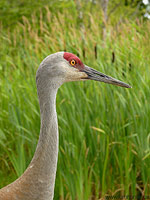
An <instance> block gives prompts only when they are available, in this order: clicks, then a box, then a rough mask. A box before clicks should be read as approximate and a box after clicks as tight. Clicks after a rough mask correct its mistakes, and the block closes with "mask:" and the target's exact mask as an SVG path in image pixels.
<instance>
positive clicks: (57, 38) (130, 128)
mask: <svg viewBox="0 0 150 200" xmlns="http://www.w3.org/2000/svg"><path fill="white" fill-rule="evenodd" d="M149 10H150V3H149V2H148V1H146V0H144V1H140V0H121V1H120V0H101V1H100V0H91V1H89V0H82V1H81V0H74V1H73V0H70V1H69V0H68V1H67V0H61V1H58V0H57V1H54V0H45V1H43V0H39V1H36V0H32V1H31V0H26V1H25V0H11V1H10V0H1V1H0V187H3V186H5V185H7V184H9V183H10V182H12V181H14V180H15V179H16V178H17V177H18V176H20V175H21V174H22V173H23V172H24V170H25V169H26V168H27V166H28V164H29V163H30V161H31V158H32V156H33V154H34V151H35V148H36V144H37V140H38V136H39V130H40V114H39V103H38V98H37V92H36V84H35V74H36V70H37V68H38V66H39V64H40V62H41V61H42V60H43V59H44V58H45V57H46V56H47V55H49V54H51V53H54V52H57V51H68V52H72V53H75V54H76V55H78V56H79V57H80V59H82V61H83V62H84V63H85V64H87V65H89V66H91V67H93V68H95V69H97V70H99V71H101V72H104V73H106V74H108V75H110V76H113V77H116V78H118V79H120V80H122V81H124V82H126V83H129V84H130V85H132V87H133V88H132V89H125V88H119V87H115V86H111V85H106V84H104V83H98V82H94V81H87V82H84V83H83V82H75V83H66V84H65V85H63V86H62V87H61V88H60V89H59V91H58V95H57V113H58V121H59V134H60V139H59V159H58V169H57V178H56V185H55V198H54V199H55V200H59V199H61V200H64V199H65V200H89V199H90V200H98V199H102V198H104V197H106V196H107V195H120V196H121V195H134V196H136V197H138V199H143V198H144V196H145V197H146V196H148V195H150V20H149V18H150V17H149Z"/></svg>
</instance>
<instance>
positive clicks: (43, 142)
mask: <svg viewBox="0 0 150 200" xmlns="http://www.w3.org/2000/svg"><path fill="white" fill-rule="evenodd" d="M88 79H91V80H96V81H101V82H105V83H109V84H113V85H118V86H122V87H126V88H130V87H131V86H130V85H128V84H126V83H123V82H121V81H119V80H116V79H114V78H112V77H110V76H107V75H105V74H103V73H101V72H98V71H96V70H94V69H92V68H90V67H88V66H86V65H84V64H83V63H82V62H81V60H80V59H79V58H78V57H77V56H75V55H74V54H72V53H68V52H58V53H54V54H51V55H49V56H47V57H46V58H45V59H44V60H43V61H42V63H41V64H40V66H39V68H38V70H37V73H36V84H37V93H38V98H39V104H40V114H41V129H40V136H39V141H38V145H37V148H36V151H35V154H34V156H33V159H32V161H31V163H30V164H29V166H28V168H27V169H26V170H25V172H24V173H23V175H22V176H21V177H19V178H18V179H17V180H16V181H14V182H13V183H11V184H9V185H7V186H5V187H4V188H2V189H1V190H0V200H52V199H53V196H54V185H55V176H56V168H57V158H58V124H57V114H56V93H57V90H58V88H59V87H60V86H61V85H62V84H63V83H65V82H69V81H81V80H88Z"/></svg>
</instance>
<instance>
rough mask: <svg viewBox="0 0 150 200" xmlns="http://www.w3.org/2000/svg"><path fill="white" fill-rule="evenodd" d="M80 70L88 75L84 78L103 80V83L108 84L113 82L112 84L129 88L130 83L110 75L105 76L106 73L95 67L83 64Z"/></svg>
mask: <svg viewBox="0 0 150 200" xmlns="http://www.w3.org/2000/svg"><path fill="white" fill-rule="evenodd" d="M81 71H82V72H84V73H86V74H87V75H88V77H87V78H84V79H91V80H95V81H100V82H104V83H108V84H113V85H117V86H121V87H126V88H131V86H130V85H128V84H126V83H124V82H122V81H119V80H117V79H115V78H112V77H110V76H107V75H105V74H103V73H101V72H99V71H97V70H95V69H92V68H90V67H88V66H86V65H84V69H82V70H81Z"/></svg>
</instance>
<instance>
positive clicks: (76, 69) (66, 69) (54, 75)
mask: <svg viewBox="0 0 150 200" xmlns="http://www.w3.org/2000/svg"><path fill="white" fill-rule="evenodd" d="M38 77H43V80H46V79H47V77H48V78H49V79H50V80H51V82H53V83H55V84H56V83H57V84H58V85H59V86H60V85H62V84H63V83H64V82H70V81H80V80H95V81H100V82H105V83H108V84H113V85H117V86H121V87H126V88H131V86H130V85H128V84H126V83H124V82H122V81H119V80H117V79H115V78H112V77H110V76H108V75H105V74H103V73H101V72H99V71H97V70H95V69H93V68H91V67H88V66H87V65H85V64H83V63H82V61H81V60H80V59H79V58H78V57H77V56H76V55H74V54H72V53H68V52H58V53H54V54H51V55H49V56H47V57H46V58H45V59H44V60H43V61H42V63H41V64H40V67H39V69H38V71H37V79H38Z"/></svg>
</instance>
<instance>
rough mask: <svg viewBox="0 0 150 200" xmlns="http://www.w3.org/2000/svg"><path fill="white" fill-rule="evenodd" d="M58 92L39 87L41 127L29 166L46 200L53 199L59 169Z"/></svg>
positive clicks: (49, 88) (50, 87) (50, 88)
mask: <svg viewBox="0 0 150 200" xmlns="http://www.w3.org/2000/svg"><path fill="white" fill-rule="evenodd" d="M37 88H38V87H37ZM56 93H57V89H54V87H52V86H49V87H47V89H44V91H43V90H40V89H38V96H39V103H40V112H41V129H40V137H39V141H38V145H37V148H36V151H35V154H34V157H33V159H32V161H31V164H30V166H29V169H31V170H32V169H33V170H34V177H35V181H36V183H37V182H38V183H39V188H37V192H38V190H40V191H39V192H40V194H41V193H42V192H43V194H44V197H45V199H46V200H47V199H49V200H51V199H53V194H54V185H55V176H56V169H57V158H58V124H57V114H56ZM40 184H41V185H40ZM41 190H43V191H41ZM46 194H47V195H46Z"/></svg>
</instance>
